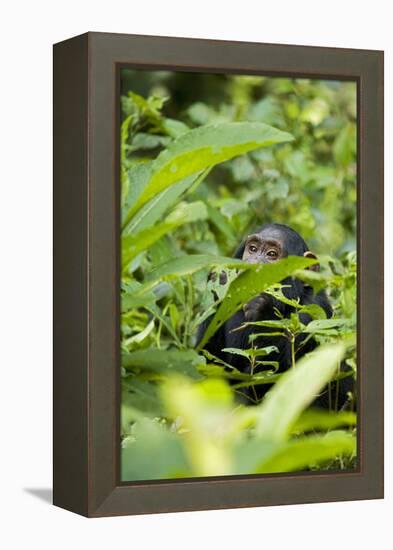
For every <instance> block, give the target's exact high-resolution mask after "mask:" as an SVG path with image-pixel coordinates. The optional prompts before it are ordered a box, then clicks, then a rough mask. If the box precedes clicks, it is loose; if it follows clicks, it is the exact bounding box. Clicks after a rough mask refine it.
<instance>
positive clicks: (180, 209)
mask: <svg viewBox="0 0 393 550" xmlns="http://www.w3.org/2000/svg"><path fill="white" fill-rule="evenodd" d="M119 79H120V85H119V90H120V95H119V97H118V102H119V103H118V105H119V111H120V112H119V118H120V123H119V132H118V133H119V135H118V143H119V148H120V154H119V159H120V166H119V167H118V172H119V179H120V193H119V195H120V226H121V227H120V229H119V231H120V236H119V238H120V251H121V262H120V263H121V265H120V281H119V285H120V319H119V327H120V358H121V359H120V372H119V377H120V388H121V403H120V406H121V410H120V413H119V414H120V422H119V428H120V433H119V445H120V465H121V472H120V475H121V481H122V482H123V483H132V482H137V481H148V480H173V479H181V478H183V479H184V478H189V479H192V478H207V477H219V476H247V475H263V474H265V475H266V474H283V473H287V474H292V475H295V474H299V473H302V474H303V475H305V474H310V475H318V473H321V472H323V473H325V474H326V473H329V472H335V473H337V472H346V471H348V470H356V469H357V468H358V466H359V465H358V461H357V431H356V424H357V408H358V401H357V393H358V392H357V380H356V342H357V338H356V336H357V329H356V318H357V282H356V278H357V219H356V212H357V93H358V92H357V84H356V82H355V81H350V80H341V81H340V80H318V79H304V78H289V77H285V78H281V77H272V76H261V75H244V74H241V75H239V74H227V73H226V74H215V73H196V72H186V71H183V72H181V71H173V70H171V71H166V70H145V69H134V68H128V67H123V68H121V69H120V71H119Z"/></svg>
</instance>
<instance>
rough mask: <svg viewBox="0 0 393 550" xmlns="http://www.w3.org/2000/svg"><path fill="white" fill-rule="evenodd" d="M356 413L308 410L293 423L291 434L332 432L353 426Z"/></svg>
mask: <svg viewBox="0 0 393 550" xmlns="http://www.w3.org/2000/svg"><path fill="white" fill-rule="evenodd" d="M355 425H356V413H354V412H351V411H341V412H337V413H336V412H333V411H324V410H322V409H308V410H306V411H304V412H303V413H302V414H301V415H300V417H299V418H298V420H297V421H296V422H295V424H294V426H293V428H292V430H291V431H292V432H293V433H302V432H308V431H311V430H333V429H336V428H339V427H341V426H355Z"/></svg>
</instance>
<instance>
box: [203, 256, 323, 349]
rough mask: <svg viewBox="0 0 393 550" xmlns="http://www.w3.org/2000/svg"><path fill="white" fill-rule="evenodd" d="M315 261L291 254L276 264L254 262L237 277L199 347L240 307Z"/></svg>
mask: <svg viewBox="0 0 393 550" xmlns="http://www.w3.org/2000/svg"><path fill="white" fill-rule="evenodd" d="M313 263H315V260H310V259H308V258H302V257H299V256H289V257H288V258H284V259H283V260H280V261H279V262H277V263H274V264H265V265H261V264H257V265H255V264H254V266H253V267H254V269H253V270H251V269H250V270H248V271H245V272H243V273H241V274H240V275H239V277H237V279H235V280H234V281H233V282H232V283H231V285H230V287H229V289H228V292H227V295H226V297H225V298H224V300H223V302H222V303H221V305H220V307H219V308H218V310H217V313H216V314H215V316H214V317H213V319H212V321H211V323H210V325H209V326H208V328H207V330H206V332H205V334H204V337H203V339H202V340H201V342H200V344H199V348H203V346H204V345H205V344H206V343H207V342H208V341H209V339H210V338H211V336H213V334H214V333H215V332H216V330H217V329H218V328H219V327H220V326H221V325H223V324H224V323H225V321H226V320H227V319H229V317H231V316H232V315H233V314H234V313H236V312H237V311H239V309H240V308H241V307H242V306H243V305H244V304H246V303H247V302H249V301H250V300H252V299H253V298H255V297H256V296H258V295H259V294H261V293H262V292H264V291H265V290H266V289H267V288H269V287H270V286H271V285H273V284H274V283H278V282H280V281H282V280H283V279H285V278H286V277H289V276H290V275H291V274H292V273H293V272H294V271H296V270H297V269H302V268H305V267H307V266H310V265H312V264H313Z"/></svg>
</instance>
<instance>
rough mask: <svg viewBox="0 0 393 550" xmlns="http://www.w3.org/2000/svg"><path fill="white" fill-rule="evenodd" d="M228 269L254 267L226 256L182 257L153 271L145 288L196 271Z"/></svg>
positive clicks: (147, 277) (146, 279)
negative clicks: (215, 268) (217, 267)
mask: <svg viewBox="0 0 393 550" xmlns="http://www.w3.org/2000/svg"><path fill="white" fill-rule="evenodd" d="M216 266H219V267H228V268H240V269H251V268H252V265H251V264H247V263H246V262H243V261H242V260H237V259H236V258H226V257H225V256H210V255H208V254H193V255H189V256H181V257H180V258H175V259H174V260H170V261H169V262H166V263H164V264H162V265H160V266H158V267H156V268H155V269H153V270H152V271H150V273H149V274H148V275H147V276H146V278H145V285H144V288H145V289H148V288H151V287H153V286H154V285H155V284H157V283H158V282H159V281H162V280H169V279H172V278H173V277H182V276H184V275H192V274H193V273H195V272H196V271H199V270H200V269H204V268H209V269H211V268H213V267H216Z"/></svg>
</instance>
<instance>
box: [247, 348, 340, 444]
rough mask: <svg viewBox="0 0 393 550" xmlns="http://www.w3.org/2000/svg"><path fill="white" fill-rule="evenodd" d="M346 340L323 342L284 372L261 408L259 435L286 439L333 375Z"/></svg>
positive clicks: (269, 438) (268, 438)
mask: <svg viewBox="0 0 393 550" xmlns="http://www.w3.org/2000/svg"><path fill="white" fill-rule="evenodd" d="M344 351H345V347H344V345H343V344H341V343H338V344H330V345H326V346H320V347H319V348H317V349H316V351H314V352H312V353H309V354H307V355H306V356H305V357H303V358H302V359H301V360H300V361H299V362H298V363H297V364H296V366H295V367H294V368H291V369H290V370H288V371H287V372H285V373H284V374H283V375H282V376H281V378H280V380H279V381H278V382H277V383H276V384H275V385H274V387H273V388H272V389H271V390H270V391H269V392H268V393H267V394H266V396H265V399H264V401H263V403H262V404H261V405H260V409H259V421H258V425H257V432H258V437H259V438H260V439H265V440H271V441H282V440H284V439H285V438H286V437H287V435H288V433H289V431H290V429H291V427H292V425H293V424H294V423H295V422H296V420H297V419H298V417H299V415H300V413H301V412H302V411H303V410H304V409H305V408H306V407H307V406H308V405H309V404H310V403H311V402H312V401H313V399H314V398H315V397H316V395H317V394H318V392H319V391H321V389H322V388H323V387H324V386H325V385H326V384H327V383H328V382H329V381H330V380H331V379H332V378H333V376H334V374H335V373H336V371H337V369H338V367H339V365H340V361H341V360H342V358H343V356H344Z"/></svg>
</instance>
